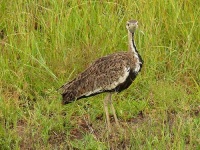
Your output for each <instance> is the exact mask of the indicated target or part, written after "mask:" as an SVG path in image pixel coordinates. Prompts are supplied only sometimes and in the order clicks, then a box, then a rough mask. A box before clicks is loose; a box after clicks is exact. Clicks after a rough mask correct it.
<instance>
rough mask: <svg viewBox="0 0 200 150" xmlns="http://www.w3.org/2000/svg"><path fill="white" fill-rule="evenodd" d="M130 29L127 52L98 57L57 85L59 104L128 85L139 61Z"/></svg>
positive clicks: (124, 87)
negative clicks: (75, 74) (60, 92)
mask: <svg viewBox="0 0 200 150" xmlns="http://www.w3.org/2000/svg"><path fill="white" fill-rule="evenodd" d="M129 22H130V23H131V21H129ZM132 22H133V23H135V22H134V21H132ZM127 29H128V27H127ZM132 29H133V28H131V29H130V31H129V29H128V36H129V51H128V52H118V53H114V54H111V55H108V56H105V57H102V58H99V59H98V60H96V61H95V62H94V63H92V64H91V65H90V66H89V67H88V68H87V69H86V70H85V71H83V72H82V73H80V74H79V75H78V76H77V77H76V78H75V79H73V80H72V81H70V82H68V83H66V84H64V85H63V86H62V87H61V90H62V96H63V104H68V103H70V102H72V101H74V100H78V99H81V98H84V97H89V96H93V95H96V94H100V93H102V92H121V91H122V90H124V89H126V88H128V87H129V86H130V85H131V83H132V81H133V80H134V79H135V77H136V75H137V74H138V72H139V71H140V69H141V67H142V63H143V60H142V59H141V56H140V55H139V54H138V52H137V50H136V47H135V44H134V41H133V36H134V34H133V32H132Z"/></svg>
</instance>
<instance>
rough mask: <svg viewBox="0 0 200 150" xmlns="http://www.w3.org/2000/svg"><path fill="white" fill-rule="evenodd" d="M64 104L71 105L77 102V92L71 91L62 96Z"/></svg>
mask: <svg viewBox="0 0 200 150" xmlns="http://www.w3.org/2000/svg"><path fill="white" fill-rule="evenodd" d="M62 98H63V99H62V104H63V105H65V104H69V103H71V102H73V101H75V100H76V91H75V90H73V91H72V90H70V91H66V92H65V93H63V94H62Z"/></svg>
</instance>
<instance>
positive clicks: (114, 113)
mask: <svg viewBox="0 0 200 150" xmlns="http://www.w3.org/2000/svg"><path fill="white" fill-rule="evenodd" d="M109 99H110V100H109V101H110V105H111V109H112V112H113V115H114V119H115V123H116V124H117V126H118V127H119V121H118V119H117V115H116V112H115V108H114V106H113V103H112V97H111V93H110V96H109Z"/></svg>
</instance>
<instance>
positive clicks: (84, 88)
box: [61, 53, 131, 99]
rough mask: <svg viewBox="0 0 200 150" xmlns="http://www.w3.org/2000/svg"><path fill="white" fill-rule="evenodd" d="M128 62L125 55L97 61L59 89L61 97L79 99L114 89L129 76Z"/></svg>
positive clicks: (121, 54)
mask: <svg viewBox="0 0 200 150" xmlns="http://www.w3.org/2000/svg"><path fill="white" fill-rule="evenodd" d="M130 61H131V60H130V59H129V57H127V55H125V53H115V54H112V55H108V56H106V57H102V58H100V59H98V60H97V61H95V62H94V63H93V64H91V65H90V67H88V68H87V69H86V70H85V71H84V72H82V73H81V74H79V75H78V77H77V78H75V79H74V80H72V81H71V82H69V83H67V84H65V85H63V86H62V87H61V88H62V90H63V95H65V96H66V94H67V95H69V96H68V97H71V98H70V99H79V98H81V97H88V96H91V95H95V94H98V93H102V92H104V91H111V90H113V89H115V88H116V87H117V86H118V85H119V84H121V83H123V82H124V81H125V80H126V78H127V77H128V76H129V73H130V67H131V66H130ZM69 93H70V94H69Z"/></svg>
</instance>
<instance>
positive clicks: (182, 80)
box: [0, 0, 200, 149]
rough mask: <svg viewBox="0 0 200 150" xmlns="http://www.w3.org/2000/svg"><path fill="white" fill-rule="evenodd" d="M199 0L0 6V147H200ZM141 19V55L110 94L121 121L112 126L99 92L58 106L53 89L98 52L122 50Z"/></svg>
mask: <svg viewBox="0 0 200 150" xmlns="http://www.w3.org/2000/svg"><path fill="white" fill-rule="evenodd" d="M199 8H200V2H199V1H195V0H193V1H184V0H179V1H175V0H170V1H164V0H152V1H148V2H147V1H143V0H140V1H131V0H127V1H125V0H124V1H123V0H121V1H109V2H106V1H79V0H77V1H64V0H63V1H61V0H57V1H53V0H48V1H47V0H39V1H36V0H33V1H31V0H30V1H26V2H25V1H23V0H17V1H7V0H2V1H1V5H0V20H1V21H0V51H1V53H0V68H1V70H0V91H1V95H0V149H52V148H53V149H109V148H110V149H199V148H200V119H199V118H200V84H199V83H200V63H199V58H200V47H199V45H200V42H199V41H200V27H199V22H200V19H199V18H200V16H199V14H200V9H199ZM129 19H137V20H138V21H139V29H138V31H137V33H136V37H135V40H136V44H137V47H138V50H139V52H140V54H141V55H142V57H143V59H144V61H145V64H144V67H143V68H142V72H141V73H140V74H139V76H138V78H137V79H136V80H135V81H134V83H133V85H132V86H131V87H130V88H129V89H127V90H126V91H124V92H122V93H120V94H117V95H115V96H114V97H113V100H114V105H115V108H116V111H117V115H118V118H119V120H120V125H121V129H115V123H114V122H113V123H112V125H113V127H112V128H113V133H112V134H111V135H109V134H108V133H107V131H106V123H105V116H104V111H103V104H102V103H103V102H102V100H103V98H104V96H105V95H104V94H102V95H99V96H95V97H91V98H88V99H83V100H80V101H77V102H74V103H72V104H69V105H66V106H62V105H61V96H60V94H59V93H57V91H56V89H58V88H59V87H60V86H61V85H62V84H63V83H65V82H67V81H69V80H70V79H73V78H74V77H75V76H76V75H77V74H78V73H79V72H81V71H83V70H84V68H86V67H87V66H88V64H90V63H91V62H92V61H94V60H95V59H97V58H99V57H101V56H104V55H107V54H110V53H114V52H117V51H126V50H127V31H126V29H125V23H126V21H127V20H129Z"/></svg>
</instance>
